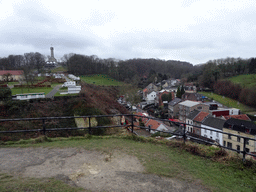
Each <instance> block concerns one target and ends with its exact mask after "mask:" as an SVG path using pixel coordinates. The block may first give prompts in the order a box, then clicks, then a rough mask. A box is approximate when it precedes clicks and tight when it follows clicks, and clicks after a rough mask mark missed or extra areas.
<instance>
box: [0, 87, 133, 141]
mask: <svg viewBox="0 0 256 192" xmlns="http://www.w3.org/2000/svg"><path fill="white" fill-rule="evenodd" d="M117 95H118V89H117V88H115V87H101V86H95V85H89V84H82V91H81V93H80V95H79V96H77V97H71V96H66V97H65V96H64V97H58V98H55V99H54V100H52V99H41V100H29V101H26V100H23V101H8V102H6V103H4V104H3V105H2V106H0V107H1V111H2V113H1V114H0V115H1V117H0V118H8V119H11V118H36V117H62V116H74V115H79V116H81V115H107V114H113V113H115V114H117V113H126V114H127V113H129V112H128V111H127V110H126V108H125V107H123V106H122V105H120V104H119V103H118V102H117V100H116V97H117ZM97 121H98V125H105V124H108V123H110V119H108V118H98V119H97ZM61 127H63V128H65V127H76V124H75V120H74V119H59V120H58V119H55V120H49V121H47V122H46V128H61ZM41 128H42V121H21V122H4V123H2V124H1V125H0V130H1V131H7V130H20V129H26V130H29V129H41ZM37 134H38V133H26V134H12V135H11V134H9V135H8V134H7V135H6V134H5V135H0V140H5V141H6V140H19V139H21V138H30V137H37V136H38V135H37ZM83 134H84V132H80V131H77V130H76V131H66V132H53V131H52V132H50V133H49V135H48V136H50V137H55V136H71V135H74V136H75V135H83Z"/></svg>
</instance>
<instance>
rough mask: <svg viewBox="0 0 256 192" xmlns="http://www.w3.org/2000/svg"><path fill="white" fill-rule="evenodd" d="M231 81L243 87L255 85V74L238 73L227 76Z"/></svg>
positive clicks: (253, 86)
mask: <svg viewBox="0 0 256 192" xmlns="http://www.w3.org/2000/svg"><path fill="white" fill-rule="evenodd" d="M229 80H230V81H232V82H233V83H236V84H239V85H241V86H242V87H243V88H255V87H256V74H245V75H238V76H234V77H230V78H229Z"/></svg>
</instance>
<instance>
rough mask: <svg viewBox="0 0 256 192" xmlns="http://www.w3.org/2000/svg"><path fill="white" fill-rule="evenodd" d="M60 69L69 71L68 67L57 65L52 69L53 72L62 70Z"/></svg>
mask: <svg viewBox="0 0 256 192" xmlns="http://www.w3.org/2000/svg"><path fill="white" fill-rule="evenodd" d="M60 71H67V68H64V67H62V66H60V67H56V68H54V69H52V70H51V72H52V73H56V72H60Z"/></svg>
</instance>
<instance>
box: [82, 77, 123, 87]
mask: <svg viewBox="0 0 256 192" xmlns="http://www.w3.org/2000/svg"><path fill="white" fill-rule="evenodd" d="M79 77H80V78H81V80H82V81H84V82H86V83H89V84H95V85H105V86H121V85H123V84H124V83H123V82H119V81H117V80H115V79H112V78H111V77H109V76H107V75H102V74H95V75H82V76H79Z"/></svg>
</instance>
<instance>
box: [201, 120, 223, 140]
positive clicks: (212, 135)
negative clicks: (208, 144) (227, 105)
mask: <svg viewBox="0 0 256 192" xmlns="http://www.w3.org/2000/svg"><path fill="white" fill-rule="evenodd" d="M224 123H225V120H223V119H219V118H215V117H206V118H205V119H204V120H203V122H202V124H201V127H202V129H201V136H203V137H207V138H209V139H212V140H214V141H216V142H217V143H219V144H220V145H223V134H222V130H223V126H224ZM203 128H206V129H210V130H206V129H203ZM215 131H219V132H215Z"/></svg>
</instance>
